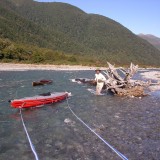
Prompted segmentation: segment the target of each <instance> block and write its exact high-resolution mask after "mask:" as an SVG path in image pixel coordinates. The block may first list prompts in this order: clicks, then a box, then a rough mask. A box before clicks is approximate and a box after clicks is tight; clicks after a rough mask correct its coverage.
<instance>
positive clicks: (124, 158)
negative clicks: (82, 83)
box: [66, 98, 128, 160]
mask: <svg viewBox="0 0 160 160" xmlns="http://www.w3.org/2000/svg"><path fill="white" fill-rule="evenodd" d="M66 100H67V105H68V108H69V110H70V111H71V113H72V114H73V115H74V116H75V117H76V118H77V119H78V120H79V121H80V122H81V123H82V124H83V125H84V126H86V127H87V128H88V129H89V130H90V131H91V132H92V133H94V134H95V135H96V136H97V137H98V138H99V139H100V140H101V141H102V142H104V143H105V144H106V145H107V146H108V147H109V148H110V149H111V150H112V151H114V152H115V153H116V154H117V155H118V156H119V157H120V158H121V159H123V160H128V158H127V157H125V156H124V155H123V154H122V153H120V152H119V151H118V150H116V149H115V148H114V147H113V146H111V145H110V144H109V143H108V142H107V141H106V140H104V139H103V138H102V137H101V136H100V135H99V134H98V133H96V132H95V131H94V130H93V129H92V128H91V127H89V126H88V125H87V124H86V123H85V122H84V121H83V120H82V119H81V118H79V117H78V116H77V115H76V114H75V113H74V111H73V110H72V109H71V107H70V105H69V102H68V98H66Z"/></svg>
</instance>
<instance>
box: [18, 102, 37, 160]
mask: <svg viewBox="0 0 160 160" xmlns="http://www.w3.org/2000/svg"><path fill="white" fill-rule="evenodd" d="M22 106H23V105H22ZM19 112H20V116H21V121H22V124H23V128H24V131H25V133H26V136H27V139H28V142H29V144H30V147H31V150H32V152H33V154H34V157H35V160H39V158H38V155H37V152H36V150H35V147H34V145H33V143H32V141H31V138H30V136H29V133H28V131H27V128H26V126H25V123H24V120H23V115H22V107H21V108H19Z"/></svg>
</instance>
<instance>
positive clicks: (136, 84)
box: [75, 62, 158, 97]
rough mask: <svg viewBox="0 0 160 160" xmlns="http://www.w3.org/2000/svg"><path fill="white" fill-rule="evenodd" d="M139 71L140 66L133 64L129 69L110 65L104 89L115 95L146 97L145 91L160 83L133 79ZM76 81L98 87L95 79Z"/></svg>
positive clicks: (106, 72)
mask: <svg viewBox="0 0 160 160" xmlns="http://www.w3.org/2000/svg"><path fill="white" fill-rule="evenodd" d="M107 63H108V62H107ZM137 71H138V65H134V64H133V63H131V65H130V67H129V68H128V69H124V68H115V67H114V66H113V65H111V64H110V63H108V69H107V70H106V71H103V73H104V74H105V76H106V79H107V81H106V82H105V84H104V87H103V89H106V90H108V91H111V92H112V93H113V94H115V95H119V96H134V97H142V96H146V94H145V93H144V89H145V88H146V87H149V86H150V85H157V84H158V83H151V81H148V82H144V81H141V80H134V79H132V78H133V76H134V75H135V73H136V72H137ZM75 80H76V81H79V82H81V83H86V84H89V85H94V86H96V82H95V80H93V79H85V78H84V79H83V78H81V79H75Z"/></svg>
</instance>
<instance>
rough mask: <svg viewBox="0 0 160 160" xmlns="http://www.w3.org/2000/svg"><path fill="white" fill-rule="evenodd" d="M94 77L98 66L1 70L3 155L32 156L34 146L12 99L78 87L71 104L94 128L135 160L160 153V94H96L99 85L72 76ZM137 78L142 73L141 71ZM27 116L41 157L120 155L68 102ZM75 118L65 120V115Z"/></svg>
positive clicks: (94, 159) (113, 158)
mask: <svg viewBox="0 0 160 160" xmlns="http://www.w3.org/2000/svg"><path fill="white" fill-rule="evenodd" d="M77 77H78V78H81V77H85V78H94V71H73V72H71V71H70V72H65V71H23V72H20V71H19V72H18V71H17V72H7V71H6V72H0V79H1V80H0V159H1V160H6V159H7V160H12V159H16V160H22V159H23V160H30V159H34V156H33V154H32V152H31V150H30V147H29V144H28V141H27V139H26V135H25V132H24V130H23V126H22V123H21V119H20V115H19V111H18V110H17V109H13V108H11V107H10V106H9V103H8V100H10V99H14V98H22V97H25V96H33V95H37V94H40V93H44V92H49V91H50V92H54V91H56V92H61V91H68V92H72V95H73V96H72V97H71V98H70V99H69V104H70V106H71V108H72V109H73V110H74V112H75V113H76V114H77V115H78V116H79V117H81V118H82V120H83V121H84V122H86V123H87V124H88V125H89V126H90V127H91V128H93V129H94V130H95V131H96V132H97V133H99V134H100V135H101V136H102V137H103V138H104V139H106V140H107V141H108V142H109V143H110V144H112V145H113V146H114V147H115V148H116V149H117V150H119V151H120V152H121V153H123V154H124V155H125V156H126V157H128V158H129V159H135V160H137V159H145V160H150V159H155V160H158V159H159V157H160V129H159V128H160V105H159V104H160V93H159V91H157V92H154V93H152V94H151V96H147V97H144V98H142V99H139V98H126V97H116V96H115V97H113V96H112V95H110V94H106V95H105V96H95V95H93V94H91V93H90V92H88V91H87V89H88V88H91V89H93V87H90V86H87V85H82V84H76V83H72V82H71V81H70V80H69V79H74V78H77ZM135 78H140V75H139V74H137V75H136V77H135ZM40 79H52V80H53V84H52V85H46V86H38V87H32V81H36V80H40ZM23 117H24V120H25V124H26V126H27V129H28V132H29V134H30V136H31V139H32V141H33V144H34V146H35V148H36V150H37V153H38V155H39V158H40V159H41V160H54V159H55V160H62V159H63V160H72V159H73V160H77V159H78V160H84V159H85V160H106V159H109V160H119V157H117V155H116V154H115V153H113V152H112V151H111V150H110V149H109V148H108V147H106V146H105V145H104V144H103V143H102V142H101V141H100V140H99V139H97V137H95V135H93V134H92V133H91V132H90V131H89V130H88V129H87V128H85V127H84V126H83V125H82V124H81V123H80V122H79V121H77V119H76V118H75V117H74V116H73V114H72V113H71V112H70V110H69V109H68V108H67V102H66V101H62V102H60V103H57V104H51V105H47V106H44V107H42V108H37V109H28V110H23ZM67 118H68V119H69V120H70V121H71V123H65V119H67Z"/></svg>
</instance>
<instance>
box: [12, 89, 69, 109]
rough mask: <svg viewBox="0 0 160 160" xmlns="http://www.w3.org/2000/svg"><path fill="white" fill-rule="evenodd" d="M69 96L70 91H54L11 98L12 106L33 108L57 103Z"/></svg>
mask: <svg viewBox="0 0 160 160" xmlns="http://www.w3.org/2000/svg"><path fill="white" fill-rule="evenodd" d="M68 96H69V93H68V92H54V93H47V94H46V93H44V94H41V95H38V96H34V97H26V98H22V99H14V100H11V101H10V102H11V106H12V107H13V108H31V107H37V106H42V105H45V104H51V103H56V102H59V101H62V100H64V99H66V98H67V97H68Z"/></svg>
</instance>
